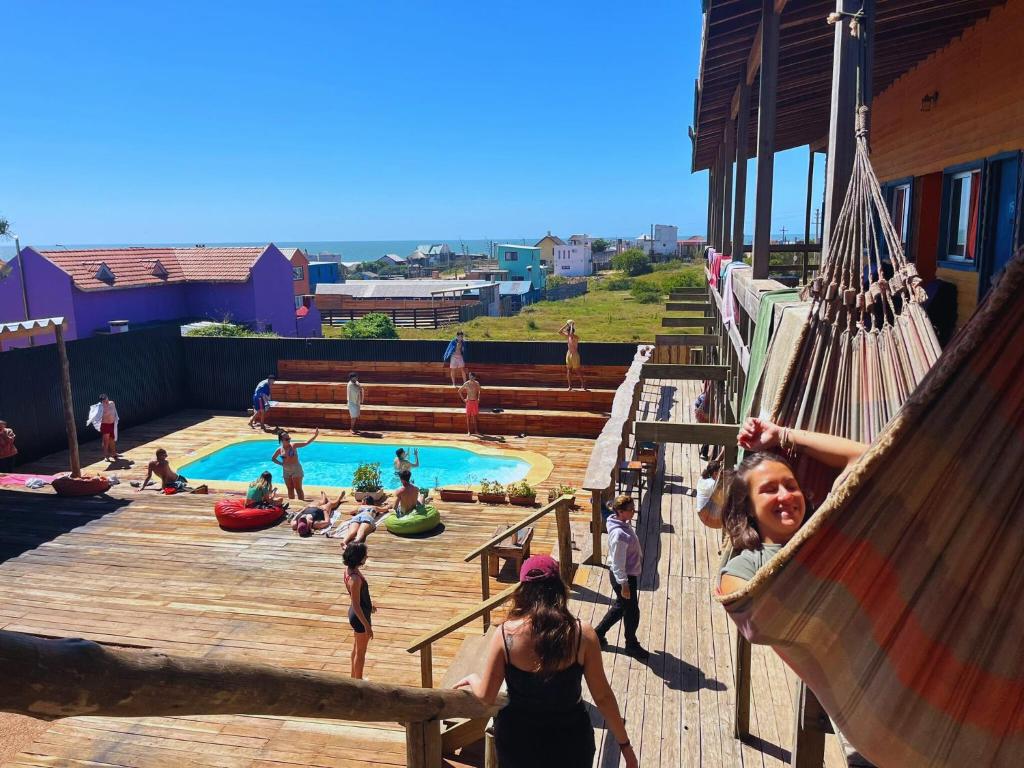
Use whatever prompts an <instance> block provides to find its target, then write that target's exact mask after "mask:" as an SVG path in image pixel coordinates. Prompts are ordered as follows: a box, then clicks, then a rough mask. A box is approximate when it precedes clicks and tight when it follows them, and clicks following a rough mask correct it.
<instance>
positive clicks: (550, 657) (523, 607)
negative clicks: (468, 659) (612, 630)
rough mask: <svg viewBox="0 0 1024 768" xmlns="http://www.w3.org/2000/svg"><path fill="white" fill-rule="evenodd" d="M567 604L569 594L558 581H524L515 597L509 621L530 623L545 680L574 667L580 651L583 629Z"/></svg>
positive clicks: (553, 579)
mask: <svg viewBox="0 0 1024 768" xmlns="http://www.w3.org/2000/svg"><path fill="white" fill-rule="evenodd" d="M568 603H569V591H568V590H567V589H566V588H565V584H564V583H563V582H562V580H561V579H559V578H551V579H541V580H540V581H524V582H523V583H521V584H520V585H519V588H518V589H517V590H516V591H515V594H514V595H513V596H512V610H511V611H510V612H509V618H510V619H525V620H527V621H529V622H530V628H531V630H532V632H533V650H534V653H536V654H537V658H538V659H540V669H539V670H538V671H539V672H540V674H541V675H543V676H544V677H550V676H551V675H553V674H555V672H558V671H559V670H560V669H564V668H565V667H567V666H568V665H569V664H571V663H572V662H573V661H574V659H575V656H576V649H577V648H578V647H579V632H580V626H579V623H578V622H577V621H576V617H575V616H573V615H572V613H570V612H569V607H568Z"/></svg>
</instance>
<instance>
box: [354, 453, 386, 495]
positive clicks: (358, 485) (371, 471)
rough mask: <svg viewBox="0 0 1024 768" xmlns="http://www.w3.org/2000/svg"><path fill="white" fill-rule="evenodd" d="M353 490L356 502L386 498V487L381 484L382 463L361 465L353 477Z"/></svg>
mask: <svg viewBox="0 0 1024 768" xmlns="http://www.w3.org/2000/svg"><path fill="white" fill-rule="evenodd" d="M352 490H353V492H354V493H353V495H354V496H355V498H356V501H364V500H366V499H371V500H373V501H379V500H381V499H383V498H384V486H383V485H381V482H380V463H379V462H376V461H375V462H373V463H367V464H360V465H359V466H358V467H356V471H355V473H354V474H353V475H352Z"/></svg>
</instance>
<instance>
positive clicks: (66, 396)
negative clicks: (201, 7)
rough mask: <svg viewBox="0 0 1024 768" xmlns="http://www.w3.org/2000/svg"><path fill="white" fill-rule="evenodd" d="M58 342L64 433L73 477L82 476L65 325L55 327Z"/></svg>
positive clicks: (54, 331) (54, 333)
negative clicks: (65, 342) (65, 339)
mask: <svg viewBox="0 0 1024 768" xmlns="http://www.w3.org/2000/svg"><path fill="white" fill-rule="evenodd" d="M53 335H54V337H55V338H56V340H57V360H58V361H59V364H60V365H59V368H60V399H61V403H62V404H63V406H64V432H65V433H66V434H67V438H68V456H69V458H70V459H71V476H72V477H81V476H82V461H81V459H80V458H79V455H78V427H77V426H76V424H75V407H74V400H73V399H72V394H71V367H70V366H69V365H68V350H67V347H66V346H65V344H64V324H63V323H61V324H60V325H54V326H53Z"/></svg>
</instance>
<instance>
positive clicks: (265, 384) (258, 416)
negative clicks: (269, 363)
mask: <svg viewBox="0 0 1024 768" xmlns="http://www.w3.org/2000/svg"><path fill="white" fill-rule="evenodd" d="M273 384H274V377H273V376H267V378H265V379H264V380H263V381H261V382H260V383H259V384H257V385H256V391H255V392H253V393H252V418H250V419H249V426H250V427H252V428H254V429H255V428H256V422H257V421H259V423H260V429H262V430H263V431H264V432H266V430H267V409H268V408H269V407H270V388H271V386H273Z"/></svg>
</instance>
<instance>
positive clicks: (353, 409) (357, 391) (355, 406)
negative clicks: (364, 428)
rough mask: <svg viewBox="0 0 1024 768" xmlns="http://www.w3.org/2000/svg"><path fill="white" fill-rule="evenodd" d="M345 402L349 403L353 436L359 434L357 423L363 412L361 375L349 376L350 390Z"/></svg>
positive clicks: (350, 426) (354, 373)
mask: <svg viewBox="0 0 1024 768" xmlns="http://www.w3.org/2000/svg"><path fill="white" fill-rule="evenodd" d="M345 400H346V402H347V403H348V418H349V425H348V428H349V431H350V432H351V433H352V434H353V435H358V434H359V428H358V426H357V422H358V421H359V413H360V412H361V411H362V410H363V385H362V384H360V383H359V374H358V373H356V372H355V371H353V372H352V373H350V374H349V375H348V388H347V391H346V393H345Z"/></svg>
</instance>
